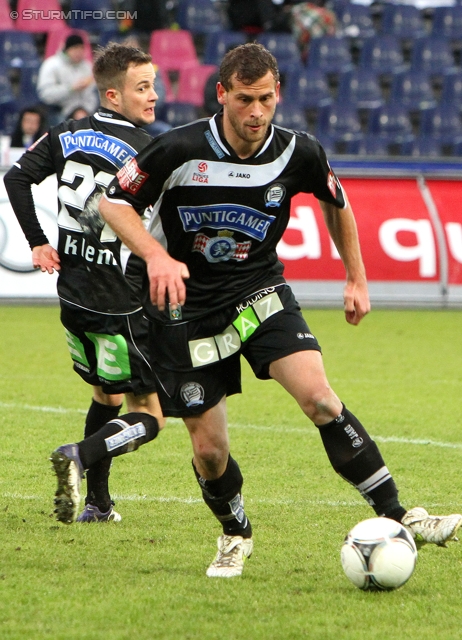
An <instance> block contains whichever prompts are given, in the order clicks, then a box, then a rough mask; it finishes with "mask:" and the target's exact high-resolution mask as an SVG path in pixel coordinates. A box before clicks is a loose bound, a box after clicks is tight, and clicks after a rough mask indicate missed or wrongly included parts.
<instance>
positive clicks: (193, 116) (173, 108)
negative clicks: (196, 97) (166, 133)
mask: <svg viewBox="0 0 462 640" xmlns="http://www.w3.org/2000/svg"><path fill="white" fill-rule="evenodd" d="M197 117H198V113H197V108H196V106H195V105H193V104H191V103H190V102H169V103H167V104H166V105H165V107H164V108H163V109H162V117H161V119H162V120H164V121H165V122H167V123H168V124H169V125H170V126H171V127H179V126H181V125H183V124H188V122H193V120H197Z"/></svg>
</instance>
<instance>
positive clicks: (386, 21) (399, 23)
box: [380, 4, 427, 39]
mask: <svg viewBox="0 0 462 640" xmlns="http://www.w3.org/2000/svg"><path fill="white" fill-rule="evenodd" d="M380 30H381V32H382V33H386V34H391V35H394V36H396V37H398V38H400V39H414V38H422V37H423V36H425V35H426V34H427V30H426V28H425V23H424V18H423V15H422V13H421V12H420V10H419V9H418V8H417V7H416V6H414V5H411V4H385V5H384V7H383V12H382V19H381V27H380Z"/></svg>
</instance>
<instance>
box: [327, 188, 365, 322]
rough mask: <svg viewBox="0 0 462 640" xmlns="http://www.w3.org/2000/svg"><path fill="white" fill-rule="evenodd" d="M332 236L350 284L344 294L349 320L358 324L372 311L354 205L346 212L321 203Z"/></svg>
mask: <svg viewBox="0 0 462 640" xmlns="http://www.w3.org/2000/svg"><path fill="white" fill-rule="evenodd" d="M319 204H320V206H321V209H322V212H323V214H324V220H325V221H326V226H327V228H328V230H329V234H330V236H331V238H332V240H333V241H334V244H335V246H336V247H337V250H338V252H339V254H340V257H341V259H342V262H343V264H344V266H345V270H346V276H347V281H346V285H345V289H344V293H343V302H344V309H345V318H346V321H347V322H349V323H350V324H354V325H357V324H359V323H360V322H361V320H362V319H363V318H364V316H365V315H366V314H367V313H369V311H370V309H371V305H370V300H369V292H368V288H367V280H366V270H365V268H364V263H363V259H362V256H361V249H360V246H359V238H358V230H357V227H356V221H355V218H354V215H353V211H352V209H351V206H350V204H349V203H348V204H347V206H346V207H345V209H339V208H338V207H336V206H334V205H332V204H330V203H327V202H323V201H321V200H320V201H319Z"/></svg>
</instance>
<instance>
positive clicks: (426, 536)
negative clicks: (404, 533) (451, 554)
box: [401, 507, 462, 547]
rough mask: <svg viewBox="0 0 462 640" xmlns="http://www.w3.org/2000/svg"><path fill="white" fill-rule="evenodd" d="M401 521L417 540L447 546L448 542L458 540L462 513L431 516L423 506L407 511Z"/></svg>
mask: <svg viewBox="0 0 462 640" xmlns="http://www.w3.org/2000/svg"><path fill="white" fill-rule="evenodd" d="M401 523H402V524H403V525H404V526H405V527H406V529H408V531H410V532H411V533H412V535H413V537H414V539H415V540H416V541H417V542H420V543H425V542H429V543H433V544H437V545H438V546H440V547H446V546H447V544H446V543H447V542H449V541H450V540H456V541H457V538H456V533H457V530H458V528H459V527H460V525H461V524H462V515H460V514H458V513H454V514H452V515H450V516H430V515H428V513H427V511H426V510H425V509H423V508H422V507H414V509H411V510H410V511H407V512H406V514H405V515H404V517H403V519H402V520H401Z"/></svg>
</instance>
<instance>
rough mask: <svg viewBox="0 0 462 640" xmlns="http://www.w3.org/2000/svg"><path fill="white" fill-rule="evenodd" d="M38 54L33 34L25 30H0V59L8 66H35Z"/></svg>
mask: <svg viewBox="0 0 462 640" xmlns="http://www.w3.org/2000/svg"><path fill="white" fill-rule="evenodd" d="M38 59H39V54H38V51H37V47H36V46H35V41H34V36H33V34H32V33H29V32H26V31H0V60H1V63H2V64H3V65H6V66H9V67H23V66H28V65H31V66H35V64H36V63H37V60H38Z"/></svg>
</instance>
